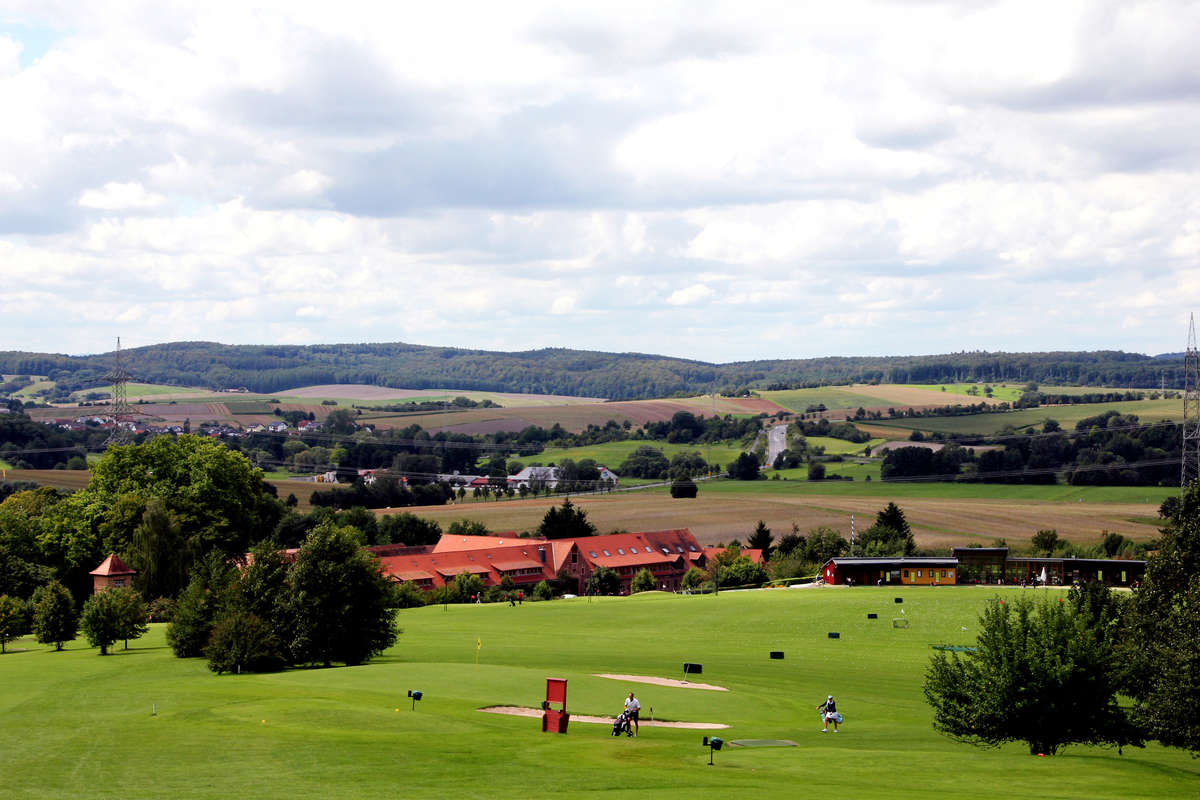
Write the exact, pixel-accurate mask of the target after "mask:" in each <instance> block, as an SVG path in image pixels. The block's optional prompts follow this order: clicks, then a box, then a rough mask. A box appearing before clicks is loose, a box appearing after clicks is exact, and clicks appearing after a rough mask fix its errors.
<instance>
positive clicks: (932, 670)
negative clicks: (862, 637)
mask: <svg viewBox="0 0 1200 800" xmlns="http://www.w3.org/2000/svg"><path fill="white" fill-rule="evenodd" d="M979 625H980V634H979V638H978V640H977V642H976V646H977V648H978V649H977V650H976V652H973V653H964V654H962V655H960V654H959V653H954V652H952V653H949V654H947V653H945V652H940V653H937V654H935V655H934V656H933V659H932V661H931V663H930V666H929V671H928V672H927V673H926V676H925V686H924V692H925V698H926V700H927V701H928V702H929V704H930V706H932V707H933V712H934V717H933V727H934V729H936V730H938V731H940V732H942V733H944V734H946V735H948V736H950V737H952V738H954V739H957V740H958V741H963V742H968V743H970V744H976V745H983V746H991V747H996V746H999V745H1000V744H1002V743H1004V742H1009V741H1022V742H1025V743H1026V744H1027V745H1028V746H1029V752H1030V753H1031V754H1042V753H1044V754H1046V755H1053V754H1054V753H1057V752H1058V750H1059V748H1061V747H1063V746H1065V745H1070V744H1109V745H1116V746H1118V747H1122V746H1127V745H1135V746H1141V745H1142V737H1141V736H1140V734H1139V732H1138V730H1137V728H1136V726H1135V725H1134V724H1133V723H1132V722H1131V720H1130V718H1129V716H1128V714H1127V713H1126V711H1125V710H1124V709H1122V708H1121V707H1120V706H1119V705H1118V704H1117V692H1118V690H1119V688H1120V686H1119V673H1120V669H1119V663H1118V655H1117V650H1116V648H1115V646H1114V644H1113V642H1112V641H1111V640H1109V639H1108V638H1106V636H1105V635H1104V634H1103V633H1102V632H1098V631H1097V630H1095V629H1093V628H1091V627H1089V625H1088V620H1087V619H1086V616H1085V615H1083V614H1081V613H1079V612H1078V611H1077V610H1076V607H1075V605H1073V604H1070V603H1063V602H1043V603H1042V604H1040V605H1038V606H1035V605H1034V604H1033V603H1032V602H1031V601H1030V600H1029V599H1028V598H1024V597H1022V598H1019V599H1018V600H1016V601H1015V602H1009V603H1005V601H1003V600H993V601H991V602H989V604H988V605H987V607H986V608H985V609H984V611H983V613H982V614H981V615H980V618H979Z"/></svg>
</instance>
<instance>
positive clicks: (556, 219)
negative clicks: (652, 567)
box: [0, 0, 1200, 362]
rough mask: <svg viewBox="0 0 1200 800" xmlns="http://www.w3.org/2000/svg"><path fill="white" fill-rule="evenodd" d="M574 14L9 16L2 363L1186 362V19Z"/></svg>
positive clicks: (208, 1) (933, 7) (165, 9)
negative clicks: (276, 359) (182, 350)
mask: <svg viewBox="0 0 1200 800" xmlns="http://www.w3.org/2000/svg"><path fill="white" fill-rule="evenodd" d="M590 5H591V7H590V8H589V7H587V5H585V4H583V3H561V2H549V3H539V2H530V3H526V2H520V1H519V0H506V1H505V2H499V3H498V2H476V3H458V2H447V1H446V0H441V2H437V3H432V2H420V3H388V2H368V3H360V2H356V1H355V0H339V2H336V3H331V2H328V0H322V2H313V3H309V2H305V1H304V0H286V1H285V2H279V3H257V2H253V1H247V0H238V1H237V2H228V3H227V2H223V0H205V2H203V3H199V2H191V3H183V4H176V3H173V2H170V1H169V0H153V1H152V2H139V1H138V0H113V1H112V2H108V1H107V0H83V1H82V2H81V0H34V1H32V2H26V0H0V349H19V350H36V351H54V352H67V353H90V352H100V351H106V350H110V349H112V345H113V342H114V340H115V337H117V336H120V337H121V339H122V343H123V345H125V346H137V345H143V344H152V343H156V342H165V341H175V340H182V339H193V340H194V339H204V340H211V341H219V342H226V343H234V344H242V343H281V342H286V343H321V342H358V341H405V342H413V343H420V344H435V345H452V346H460V347H472V348H484V349H498V350H523V349H531V348H537V347H544V346H557V347H576V348H584V349H593V350H616V351H639V352H652V353H665V354H669V355H676V356H685V357H690V358H698V359H703V360H706V361H721V362H724V361H734V360H743V359H753V358H785V357H810V356H822V355H887V354H905V353H939V352H949V351H957V350H964V349H966V350H973V349H986V350H1010V351H1012V350H1051V349H1071V350H1077V349H1079V350H1081V349H1099V348H1113V349H1122V350H1131V351H1138V352H1147V353H1159V352H1164V351H1173V350H1181V349H1183V345H1184V341H1185V336H1186V331H1187V315H1188V313H1189V312H1190V311H1192V310H1200V213H1198V212H1200V138H1198V137H1197V135H1196V132H1197V131H1198V130H1200V47H1198V46H1197V44H1196V42H1197V40H1198V39H1200V4H1197V3H1194V2H1162V3H1141V2H1135V1H1133V0H1120V2H1087V3H1076V2H1067V1H1066V0H1055V1H1054V2H1046V1H1045V0H1036V2H995V3H993V2H969V1H967V0H958V2H946V3H939V2H918V1H917V0H910V1H909V2H896V3H875V2H855V1H853V0H849V1H847V0H840V1H839V2H837V3H829V2H820V3H811V4H804V3H798V2H796V3H792V2H785V3H757V2H747V0H734V1H733V2H729V3H721V2H713V3H705V2H680V3H671V2H655V3H646V2H644V0H642V1H641V2H631V3H623V2H613V1H612V0H606V2H603V3H592V4H590ZM647 6H652V7H653V10H648V9H647Z"/></svg>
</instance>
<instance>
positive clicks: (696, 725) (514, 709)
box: [478, 706, 729, 731]
mask: <svg viewBox="0 0 1200 800" xmlns="http://www.w3.org/2000/svg"><path fill="white" fill-rule="evenodd" d="M478 710H479V711H483V712H484V713H486V714H507V715H509V716H511V717H540V716H541V715H542V710H541V709H540V708H524V707H522V706H488V707H487V708H481V709H478ZM615 721H616V720H615V719H614V718H613V717H592V716H589V715H587V714H571V722H591V723H595V724H597V725H612V724H613V722H615ZM640 722H641V725H642V727H647V726H649V727H651V728H691V729H694V730H699V731H716V730H721V729H723V728H728V727H729V726H728V725H722V724H721V723H719V722H665V721H663V720H651V719H643V720H640Z"/></svg>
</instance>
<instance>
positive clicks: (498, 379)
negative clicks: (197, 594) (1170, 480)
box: [0, 342, 1183, 400]
mask: <svg viewBox="0 0 1200 800" xmlns="http://www.w3.org/2000/svg"><path fill="white" fill-rule="evenodd" d="M122 356H123V358H124V362H125V366H126V368H127V369H128V370H129V371H130V373H131V374H132V375H133V376H134V377H135V379H136V380H139V381H146V382H151V383H165V384H175V385H180V386H203V387H208V388H211V389H224V388H232V387H245V388H247V389H249V390H251V391H254V392H265V393H270V392H278V391H281V390H284V389H288V388H292V387H296V386H306V385H311V384H324V383H367V384H374V385H378V386H393V387H403V388H410V389H423V388H444V389H476V390H486V391H504V392H528V393H535V394H561V395H577V396H591V397H606V398H610V399H617V400H626V399H642V398H650V397H668V396H671V395H675V394H688V395H692V394H702V393H706V392H713V391H719V392H724V393H743V392H744V391H745V390H747V389H768V388H775V389H781V388H799V387H804V386H818V385H825V384H843V383H851V382H881V383H937V382H951V381H955V382H961V381H976V380H978V381H989V382H1006V381H1007V382H1014V381H1016V382H1026V381H1036V382H1039V383H1051V384H1073V385H1085V386H1087V385H1092V386H1112V387H1120V388H1126V387H1144V388H1157V387H1158V386H1159V385H1160V382H1161V381H1162V380H1164V379H1165V381H1166V385H1167V388H1180V387H1181V386H1182V365H1183V362H1182V359H1178V360H1176V359H1172V358H1163V357H1151V356H1146V355H1141V354H1137V353H1124V352H1120V351H1109V350H1106V351H1094V352H1053V353H988V352H963V353H950V354H945V355H928V356H892V357H853V358H843V357H827V358H813V359H791V360H762V361H743V362H735V363H730V364H709V363H705V362H702V361H689V360H686V359H680V358H670V357H667V356H658V355H647V354H642V353H603V352H591V351H584V350H566V349H559V348H545V349H541V350H529V351H524V352H515V353H504V352H489V351H486V350H462V349H455V348H446V347H426V346H422V345H412V344H403V343H392V344H332V345H303V346H302V345H223V344H217V343H213V342H172V343H169V344H158V345H151V346H148V347H139V348H133V349H130V350H125V351H122ZM113 360H114V356H113V353H103V354H98V355H92V356H65V355H53V354H47V353H22V352H11V351H9V352H0V372H3V373H5V374H9V375H12V374H18V375H21V374H30V375H48V376H49V377H50V378H51V379H52V380H54V381H56V382H57V383H58V387H59V391H60V392H64V393H65V392H70V391H74V390H77V389H85V388H91V387H94V386H101V385H103V384H104V383H105V382H106V381H105V380H104V375H105V374H106V373H107V372H108V371H109V369H110V368H111V367H112V365H113Z"/></svg>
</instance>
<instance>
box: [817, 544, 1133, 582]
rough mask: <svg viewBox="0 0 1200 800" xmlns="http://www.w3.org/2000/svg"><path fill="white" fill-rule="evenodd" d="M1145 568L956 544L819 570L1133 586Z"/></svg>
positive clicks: (831, 576)
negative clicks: (923, 554) (935, 552)
mask: <svg viewBox="0 0 1200 800" xmlns="http://www.w3.org/2000/svg"><path fill="white" fill-rule="evenodd" d="M1145 574H1146V562H1145V561H1136V560H1131V559H1103V558H1038V557H1033V556H1011V555H1009V553H1008V548H1007V547H956V548H954V550H953V555H952V556H951V557H950V558H904V557H894V558H852V557H837V558H831V559H829V560H828V561H826V562H825V564H824V566H822V568H821V575H822V577H823V578H824V580H825V582H826V583H830V584H850V583H854V584H859V585H875V584H880V583H882V584H901V585H931V586H936V585H945V584H961V583H969V584H989V583H990V584H1020V583H1034V582H1040V581H1045V583H1046V584H1048V585H1051V586H1067V585H1070V584H1072V583H1087V582H1089V581H1097V582H1099V583H1103V584H1105V585H1108V586H1132V585H1133V584H1135V583H1138V582H1140V581H1141V580H1142V578H1143V577H1144V576H1145Z"/></svg>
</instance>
